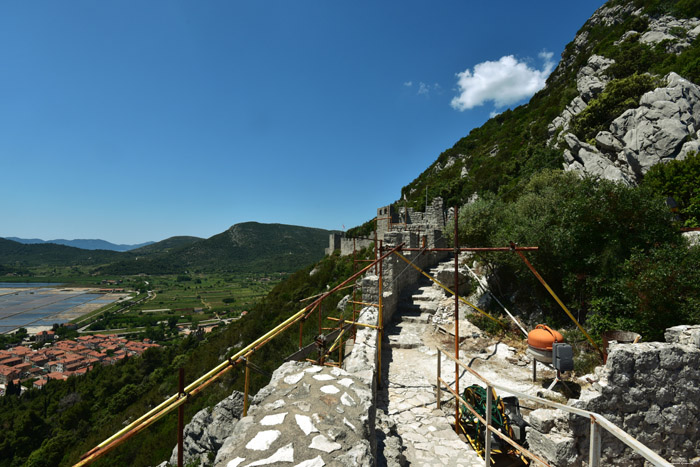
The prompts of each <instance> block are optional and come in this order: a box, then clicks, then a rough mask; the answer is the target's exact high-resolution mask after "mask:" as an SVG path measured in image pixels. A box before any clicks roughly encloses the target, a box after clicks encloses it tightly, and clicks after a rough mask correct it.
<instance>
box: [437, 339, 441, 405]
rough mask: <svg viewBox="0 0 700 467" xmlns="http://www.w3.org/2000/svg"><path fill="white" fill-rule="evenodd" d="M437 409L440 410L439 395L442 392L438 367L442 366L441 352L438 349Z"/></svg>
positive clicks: (438, 368)
mask: <svg viewBox="0 0 700 467" xmlns="http://www.w3.org/2000/svg"><path fill="white" fill-rule="evenodd" d="M437 359H438V361H437V408H438V409H441V407H440V405H441V404H440V393H441V392H442V384H440V367H441V366H442V365H441V363H442V351H441V350H440V349H439V348H438V351H437Z"/></svg>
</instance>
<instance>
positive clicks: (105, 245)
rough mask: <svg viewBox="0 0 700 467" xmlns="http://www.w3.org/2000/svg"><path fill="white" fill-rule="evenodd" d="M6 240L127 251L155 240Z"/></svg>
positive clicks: (29, 243) (11, 238) (7, 238)
mask: <svg viewBox="0 0 700 467" xmlns="http://www.w3.org/2000/svg"><path fill="white" fill-rule="evenodd" d="M5 239H6V240H12V241H13V242H18V243H22V244H24V245H36V244H42V243H54V244H56V245H64V246H72V247H75V248H82V249H83V250H110V251H129V250H135V249H136V248H141V247H144V246H147V245H151V244H153V243H155V242H145V243H138V244H136V245H123V244H115V243H111V242H108V241H106V240H100V239H75V240H65V239H62V238H59V239H55V240H42V239H40V238H18V237H5Z"/></svg>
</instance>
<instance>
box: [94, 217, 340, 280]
mask: <svg viewBox="0 0 700 467" xmlns="http://www.w3.org/2000/svg"><path fill="white" fill-rule="evenodd" d="M329 234H330V231H328V230H323V229H315V228H310V227H299V226H293V225H284V224H260V223H257V222H245V223H242V224H236V225H234V226H233V227H231V228H230V229H228V230H227V231H225V232H222V233H220V234H218V235H214V236H213V237H211V238H208V239H206V240H200V241H194V242H185V243H184V245H182V246H178V247H173V248H171V249H166V250H165V251H161V252H157V253H153V254H150V255H148V256H146V257H145V258H141V257H138V258H137V257H136V255H135V254H133V253H132V254H131V255H129V256H124V257H123V258H124V259H123V260H122V261H118V262H113V263H112V264H109V265H107V266H103V267H101V268H99V269H98V271H99V272H100V273H102V274H139V273H146V274H181V273H182V272H184V271H190V272H192V271H194V272H267V273H271V272H293V271H296V270H297V269H299V268H300V267H303V266H306V265H308V264H311V263H313V262H315V261H318V260H319V259H321V258H322V257H323V254H324V250H325V248H326V247H327V246H328V235H329ZM151 246H152V245H151Z"/></svg>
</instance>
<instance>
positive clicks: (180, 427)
mask: <svg viewBox="0 0 700 467" xmlns="http://www.w3.org/2000/svg"><path fill="white" fill-rule="evenodd" d="M178 376H179V382H178V386H177V391H178V393H179V394H180V397H184V393H185V369H184V368H182V367H180V369H179V375H178ZM184 431H185V406H184V404H183V405H181V406H180V407H178V408H177V467H182V466H183V465H184V461H183V453H184V451H183V444H184V439H183V433H184Z"/></svg>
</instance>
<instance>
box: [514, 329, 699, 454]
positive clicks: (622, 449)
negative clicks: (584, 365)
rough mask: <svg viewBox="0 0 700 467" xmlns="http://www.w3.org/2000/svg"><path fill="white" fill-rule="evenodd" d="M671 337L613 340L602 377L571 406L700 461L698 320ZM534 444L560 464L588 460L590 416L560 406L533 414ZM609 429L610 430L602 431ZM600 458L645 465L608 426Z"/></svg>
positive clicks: (537, 450) (654, 446)
mask: <svg viewBox="0 0 700 467" xmlns="http://www.w3.org/2000/svg"><path fill="white" fill-rule="evenodd" d="M665 337H666V340H667V341H668V342H667V343H661V342H649V343H642V344H614V345H613V346H612V348H611V351H610V354H609V356H608V360H607V363H606V365H605V366H604V367H599V368H598V369H597V371H596V377H597V379H598V381H597V382H596V383H595V384H593V386H592V387H591V388H588V389H584V390H583V391H582V393H581V397H580V399H578V400H572V401H570V402H569V405H572V406H574V407H577V408H580V409H584V410H589V411H592V412H596V413H599V414H601V415H603V416H604V417H606V418H607V419H608V420H609V421H610V422H612V423H614V424H615V425H617V426H619V427H620V428H622V429H623V430H625V431H626V432H627V433H628V434H630V435H631V436H633V437H635V438H636V439H637V440H638V441H640V442H642V443H644V444H645V445H646V446H647V447H649V448H650V449H652V450H654V451H655V452H657V453H658V454H659V455H661V456H662V457H664V458H666V459H668V460H669V461H670V462H673V463H677V464H684V465H697V463H698V462H700V425H699V423H700V406H699V405H698V401H700V348H699V346H700V326H677V327H674V328H669V329H668V330H667V331H666V335H665ZM530 424H531V425H532V427H531V429H529V431H528V435H527V439H528V443H529V445H530V450H531V451H533V452H534V453H536V454H540V455H542V456H544V457H546V458H547V459H548V460H549V461H551V463H552V465H558V466H581V465H584V462H585V461H586V460H587V459H588V447H589V439H588V437H589V431H590V422H589V421H588V420H587V419H585V418H584V417H579V416H575V415H569V414H567V413H565V412H563V411H561V410H545V409H538V410H535V411H533V412H532V413H531V414H530ZM603 431H604V430H603ZM601 445H602V459H601V465H611V466H614V465H618V466H642V465H644V460H643V459H642V458H641V457H640V456H639V455H635V454H634V453H633V452H632V451H631V450H630V449H629V448H627V447H626V446H625V445H624V444H623V443H621V442H620V441H618V440H617V439H616V438H614V437H613V436H612V435H610V434H608V433H605V432H604V433H603V436H602V444H601Z"/></svg>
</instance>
